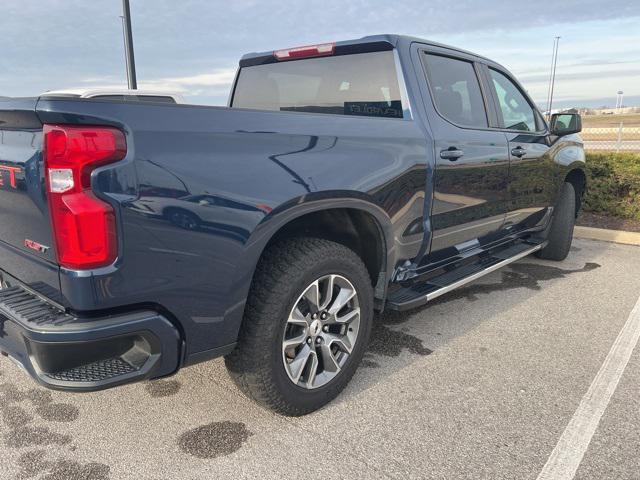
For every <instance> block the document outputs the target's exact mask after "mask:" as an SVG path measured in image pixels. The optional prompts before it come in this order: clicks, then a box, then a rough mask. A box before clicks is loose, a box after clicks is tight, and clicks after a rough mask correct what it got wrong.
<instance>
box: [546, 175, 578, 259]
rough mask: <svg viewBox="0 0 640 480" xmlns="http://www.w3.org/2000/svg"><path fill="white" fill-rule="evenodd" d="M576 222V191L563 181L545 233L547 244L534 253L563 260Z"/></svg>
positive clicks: (567, 252) (567, 251)
mask: <svg viewBox="0 0 640 480" xmlns="http://www.w3.org/2000/svg"><path fill="white" fill-rule="evenodd" d="M575 223H576V193H575V189H574V188H573V185H572V184H571V183H569V182H565V183H564V185H563V186H562V192H561V193H560V200H559V202H558V205H557V206H556V209H555V212H554V215H553V219H552V220H551V226H550V228H549V233H548V235H547V242H548V243H547V245H546V246H545V247H544V248H543V249H542V250H539V251H538V252H537V253H536V255H537V256H538V257H540V258H544V259H546V260H564V259H565V258H567V255H569V249H570V248H571V241H572V240H573V227H574V226H575Z"/></svg>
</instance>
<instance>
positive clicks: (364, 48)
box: [240, 34, 495, 67]
mask: <svg viewBox="0 0 640 480" xmlns="http://www.w3.org/2000/svg"><path fill="white" fill-rule="evenodd" d="M412 43H422V44H425V45H431V46H435V47H439V48H444V49H448V50H452V51H455V52H459V53H464V54H465V55H471V56H473V57H476V58H478V59H482V60H485V61H488V62H491V63H495V62H493V61H492V60H490V59H488V58H486V57H483V56H481V55H478V54H476V53H473V52H469V51H467V50H463V49H461V48H457V47H452V46H450V45H445V44H442V43H438V42H434V41H432V40H426V39H424V38H419V37H412V36H409V35H396V34H380V35H369V36H366V37H362V38H357V39H353V40H343V41H340V42H335V52H336V54H337V55H346V54H351V53H366V52H375V51H383V50H392V49H394V48H398V47H399V46H401V45H402V44H404V45H410V44H412ZM293 48H295V46H293ZM274 62H276V59H275V58H274V55H273V51H267V52H252V53H247V54H245V55H243V56H242V58H241V59H240V66H241V67H248V66H251V65H261V64H264V63H274Z"/></svg>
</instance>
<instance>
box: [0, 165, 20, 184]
mask: <svg viewBox="0 0 640 480" xmlns="http://www.w3.org/2000/svg"><path fill="white" fill-rule="evenodd" d="M21 171H22V168H21V167H11V166H9V165H0V187H4V186H5V185H6V183H7V182H6V180H7V178H6V177H9V186H10V187H11V188H18V182H17V179H16V173H18V172H21ZM5 172H8V175H7V174H5Z"/></svg>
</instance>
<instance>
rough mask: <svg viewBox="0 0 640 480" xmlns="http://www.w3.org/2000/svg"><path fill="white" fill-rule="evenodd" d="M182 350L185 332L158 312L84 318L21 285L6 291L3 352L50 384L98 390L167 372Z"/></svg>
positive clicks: (0, 335)
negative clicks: (64, 309)
mask: <svg viewBox="0 0 640 480" xmlns="http://www.w3.org/2000/svg"><path fill="white" fill-rule="evenodd" d="M180 351H181V340H180V334H179V332H178V331H177V329H176V328H175V326H174V325H173V324H172V323H171V322H170V321H169V320H167V319H166V318H165V317H163V316H162V315H160V314H158V313H157V312H154V311H150V310H136V311H133V312H129V313H126V314H120V315H109V316H103V317H96V318H81V317H76V316H73V315H70V314H68V313H66V312H64V311H62V310H60V309H58V307H56V306H54V305H52V304H50V303H48V302H46V301H45V300H44V299H42V298H41V297H39V296H37V295H35V294H34V293H32V292H30V291H27V290H26V289H24V288H23V287H21V286H13V287H10V288H7V289H5V290H0V352H2V353H3V354H5V355H8V356H9V357H11V358H12V359H13V360H14V361H15V362H16V363H17V364H18V365H19V366H21V367H22V368H23V369H24V370H26V371H27V372H28V373H29V374H30V375H31V376H32V377H33V378H34V379H35V380H36V381H38V383H40V384H42V385H44V386H46V387H49V388H54V389H58V390H73V391H92V390H102V389H104V388H109V387H113V386H116V385H121V384H123V383H130V382H134V381H138V380H142V379H145V378H152V377H161V376H166V375H169V374H171V373H173V372H175V371H176V370H177V369H178V367H179V364H180Z"/></svg>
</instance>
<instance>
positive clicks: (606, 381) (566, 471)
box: [538, 298, 640, 480]
mask: <svg viewBox="0 0 640 480" xmlns="http://www.w3.org/2000/svg"><path fill="white" fill-rule="evenodd" d="M638 338H640V298H639V299H638V302H637V303H636V305H635V307H634V308H633V310H632V311H631V314H630V315H629V318H628V319H627V322H626V323H625V324H624V327H622V330H621V331H620V333H619V334H618V338H616V341H615V342H614V343H613V346H612V347H611V350H609V353H608V354H607V358H606V359H605V360H604V363H603V364H602V366H601V367H600V371H598V374H597V375H596V377H595V378H594V379H593V382H592V383H591V386H590V387H589V390H588V391H587V393H586V394H585V396H584V397H582V400H581V402H580V405H579V406H578V409H577V410H576V412H575V413H574V414H573V417H572V418H571V421H570V422H569V424H568V425H567V428H565V429H564V432H563V433H562V436H561V437H560V440H559V441H558V444H557V445H556V447H555V448H554V449H553V452H551V455H550V456H549V459H548V460H547V463H546V464H545V466H544V467H543V469H542V471H541V472H540V474H539V475H538V480H570V479H572V478H573V477H574V475H575V473H576V470H577V469H578V466H579V465H580V462H581V461H582V457H583V456H584V453H585V452H586V451H587V448H588V447H589V442H591V438H592V437H593V434H594V433H595V431H596V428H597V427H598V423H600V418H601V417H602V414H603V413H604V411H605V409H606V408H607V405H608V404H609V400H611V396H612V395H613V392H615V390H616V387H617V386H618V382H619V381H620V377H622V374H623V372H624V369H625V368H626V366H627V363H628V362H629V358H631V354H632V353H633V349H634V347H635V346H636V344H637V343H638Z"/></svg>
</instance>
